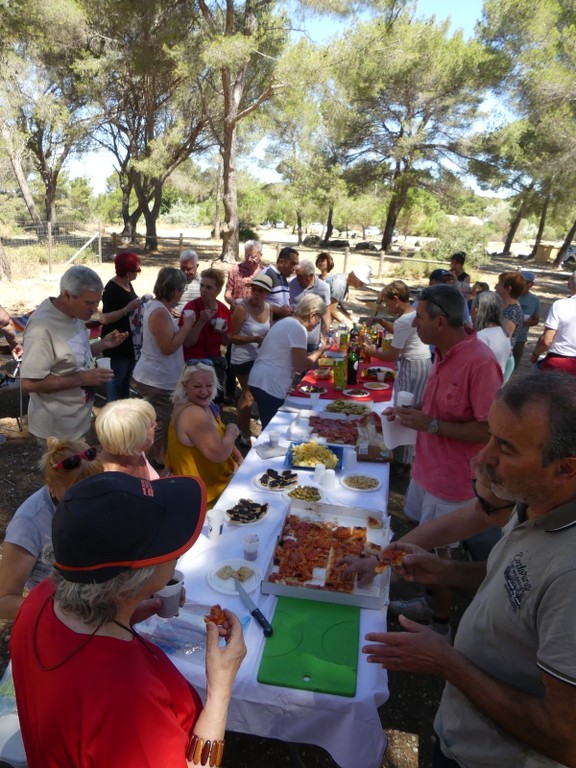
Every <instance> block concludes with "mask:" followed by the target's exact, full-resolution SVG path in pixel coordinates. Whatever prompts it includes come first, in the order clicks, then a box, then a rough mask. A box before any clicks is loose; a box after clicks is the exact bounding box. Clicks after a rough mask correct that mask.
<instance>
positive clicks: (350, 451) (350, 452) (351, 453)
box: [344, 448, 357, 472]
mask: <svg viewBox="0 0 576 768" xmlns="http://www.w3.org/2000/svg"><path fill="white" fill-rule="evenodd" d="M356 464H357V458H356V451H355V450H354V448H346V450H345V451H344V471H345V472H352V470H354V469H356Z"/></svg>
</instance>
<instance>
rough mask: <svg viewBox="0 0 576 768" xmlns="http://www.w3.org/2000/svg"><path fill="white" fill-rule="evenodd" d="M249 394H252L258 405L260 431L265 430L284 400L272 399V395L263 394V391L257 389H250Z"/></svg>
mask: <svg viewBox="0 0 576 768" xmlns="http://www.w3.org/2000/svg"><path fill="white" fill-rule="evenodd" d="M250 392H252V394H253V396H254V400H256V403H257V405H258V413H259V414H260V421H261V422H262V429H266V427H267V426H268V424H269V423H270V422H271V421H272V419H273V418H274V416H275V415H276V411H277V410H278V408H280V406H281V405H282V403H283V402H284V398H280V397H273V396H272V395H269V394H268V392H264V390H263V389H259V388H258V387H250Z"/></svg>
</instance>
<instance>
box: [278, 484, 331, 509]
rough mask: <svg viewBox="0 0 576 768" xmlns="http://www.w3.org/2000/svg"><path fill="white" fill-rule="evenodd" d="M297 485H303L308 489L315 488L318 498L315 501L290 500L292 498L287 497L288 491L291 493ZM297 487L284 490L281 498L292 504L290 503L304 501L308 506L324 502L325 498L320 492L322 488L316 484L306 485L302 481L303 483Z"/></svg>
mask: <svg viewBox="0 0 576 768" xmlns="http://www.w3.org/2000/svg"><path fill="white" fill-rule="evenodd" d="M298 485H303V486H304V485H305V486H308V487H310V488H316V490H317V491H318V493H319V494H320V498H319V499H317V500H316V501H308V499H294V498H292V496H290V495H289V494H290V491H293V490H294V488H297V487H298ZM298 485H296V486H294V488H288V489H287V490H285V491H284V493H283V494H282V498H284V499H286V501H288V502H292V501H305V502H307V503H309V504H318V503H319V502H321V501H324V500H325V496H324V493H323V492H322V488H320V486H319V485H318V483H307V482H306V481H305V480H304V481H303V482H301V483H298Z"/></svg>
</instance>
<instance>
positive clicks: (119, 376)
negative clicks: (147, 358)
mask: <svg viewBox="0 0 576 768" xmlns="http://www.w3.org/2000/svg"><path fill="white" fill-rule="evenodd" d="M111 362H112V370H113V371H114V378H113V379H112V381H110V382H108V384H106V400H107V401H108V402H109V403H111V402H112V400H124V399H125V398H127V397H130V379H131V378H132V371H133V370H134V366H135V365H136V360H133V359H132V358H129V357H113V358H112V359H111Z"/></svg>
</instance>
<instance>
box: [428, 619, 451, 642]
mask: <svg viewBox="0 0 576 768" xmlns="http://www.w3.org/2000/svg"><path fill="white" fill-rule="evenodd" d="M428 626H429V627H430V629H432V630H434V632H436V633H437V634H439V635H442V637H443V638H444V639H445V640H446V642H447V643H450V645H452V627H451V626H450V624H437V623H436V622H435V621H431V622H430V623H429V624H428Z"/></svg>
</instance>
